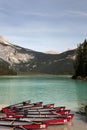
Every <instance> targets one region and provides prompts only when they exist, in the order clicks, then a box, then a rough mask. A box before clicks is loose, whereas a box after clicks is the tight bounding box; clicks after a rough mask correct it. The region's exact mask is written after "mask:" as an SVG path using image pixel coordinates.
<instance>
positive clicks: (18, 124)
mask: <svg viewBox="0 0 87 130" xmlns="http://www.w3.org/2000/svg"><path fill="white" fill-rule="evenodd" d="M0 126H10V127H14V128H23V129H46V128H47V127H48V124H47V123H44V122H28V121H16V120H15V121H14V120H5V119H3V120H1V121H0Z"/></svg>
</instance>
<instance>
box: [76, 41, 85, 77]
mask: <svg viewBox="0 0 87 130" xmlns="http://www.w3.org/2000/svg"><path fill="white" fill-rule="evenodd" d="M74 70H75V74H74V77H78V76H81V77H86V76H87V40H84V42H83V43H82V44H79V46H78V48H77V52H76V59H75V63H74Z"/></svg>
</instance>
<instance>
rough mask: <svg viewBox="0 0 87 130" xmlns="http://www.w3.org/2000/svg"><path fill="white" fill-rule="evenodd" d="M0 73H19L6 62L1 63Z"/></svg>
mask: <svg viewBox="0 0 87 130" xmlns="http://www.w3.org/2000/svg"><path fill="white" fill-rule="evenodd" d="M0 75H17V73H16V72H15V71H14V70H13V69H11V68H9V66H8V65H7V64H6V65H5V64H2V63H0Z"/></svg>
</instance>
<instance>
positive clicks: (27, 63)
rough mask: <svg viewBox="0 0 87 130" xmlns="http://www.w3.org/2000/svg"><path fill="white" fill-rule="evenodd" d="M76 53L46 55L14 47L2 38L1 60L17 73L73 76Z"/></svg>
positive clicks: (0, 44)
mask: <svg viewBox="0 0 87 130" xmlns="http://www.w3.org/2000/svg"><path fill="white" fill-rule="evenodd" d="M75 52H76V50H70V51H66V52H64V53H61V54H54V55H52V54H45V53H41V52H36V51H33V50H30V49H26V48H23V47H20V46H16V45H13V44H11V43H9V42H8V41H7V40H5V39H4V38H3V37H0V58H1V59H2V60H3V61H5V64H9V67H10V68H12V69H13V70H15V71H16V72H32V73H48V74H71V73H73V60H74V57H75ZM1 62H2V61H0V64H1Z"/></svg>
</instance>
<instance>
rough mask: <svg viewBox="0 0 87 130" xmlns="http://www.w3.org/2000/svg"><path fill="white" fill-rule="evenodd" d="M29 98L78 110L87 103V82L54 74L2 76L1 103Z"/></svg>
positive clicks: (0, 83) (0, 79)
mask: <svg viewBox="0 0 87 130" xmlns="http://www.w3.org/2000/svg"><path fill="white" fill-rule="evenodd" d="M29 99H30V100H31V101H32V102H38V101H43V103H44V104H48V103H55V106H64V105H65V106H66V107H67V108H70V109H71V110H76V109H77V108H78V106H79V105H80V104H81V103H87V82H86V81H78V80H72V79H71V78H70V77H69V76H53V75H47V76H46V75H44V76H42V75H38V76H1V77H0V104H14V103H17V102H21V101H25V100H29Z"/></svg>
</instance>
